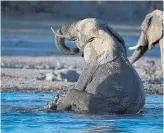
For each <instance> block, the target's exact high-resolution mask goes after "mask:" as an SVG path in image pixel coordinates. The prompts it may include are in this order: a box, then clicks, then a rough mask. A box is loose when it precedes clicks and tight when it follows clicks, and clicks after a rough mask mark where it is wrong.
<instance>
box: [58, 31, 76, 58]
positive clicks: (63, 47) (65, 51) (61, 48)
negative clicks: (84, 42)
mask: <svg viewBox="0 0 164 133" xmlns="http://www.w3.org/2000/svg"><path fill="white" fill-rule="evenodd" d="M63 30H64V32H68V31H66V30H68V28H62V30H61V29H59V30H58V31H57V34H59V35H63V32H62V31H63ZM55 37H56V39H55V45H56V48H57V49H58V50H59V51H60V52H62V53H63V54H66V55H74V54H76V53H78V52H79V49H78V48H69V47H67V46H66V45H65V43H64V40H65V39H66V38H63V37H60V36H55Z"/></svg>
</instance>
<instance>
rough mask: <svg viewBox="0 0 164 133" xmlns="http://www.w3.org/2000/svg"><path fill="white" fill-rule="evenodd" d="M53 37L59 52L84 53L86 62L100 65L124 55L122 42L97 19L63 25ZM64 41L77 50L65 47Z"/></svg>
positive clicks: (124, 50)
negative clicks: (70, 43) (73, 45)
mask: <svg viewBox="0 0 164 133" xmlns="http://www.w3.org/2000/svg"><path fill="white" fill-rule="evenodd" d="M52 30H53V29H52ZM53 32H54V30H53ZM54 35H55V37H56V42H55V43H56V47H57V49H58V50H59V51H61V52H62V53H64V54H69V55H71V54H76V53H78V52H79V50H81V51H83V52H84V59H85V61H86V62H92V61H96V62H98V63H101V64H102V62H104V61H105V62H108V61H111V60H113V59H115V58H117V57H118V56H119V55H120V53H123V54H125V55H126V48H125V43H124V40H123V39H122V38H121V37H120V36H119V35H118V34H117V33H116V32H115V31H114V30H113V29H112V28H110V27H109V26H108V25H107V24H106V23H105V22H104V21H102V20H99V19H95V18H88V19H84V20H80V21H78V22H75V23H72V24H70V25H64V26H62V28H60V29H59V30H58V31H57V33H56V32H54ZM65 39H67V40H69V41H71V42H72V43H74V44H75V45H76V46H77V48H68V47H66V46H65V44H64V40H65ZM120 51H121V52H120ZM104 59H105V60H104Z"/></svg>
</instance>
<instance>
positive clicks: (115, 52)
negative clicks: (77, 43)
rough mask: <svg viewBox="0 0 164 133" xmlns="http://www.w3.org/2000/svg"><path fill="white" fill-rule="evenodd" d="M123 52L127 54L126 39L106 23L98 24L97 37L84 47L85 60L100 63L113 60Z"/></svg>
mask: <svg viewBox="0 0 164 133" xmlns="http://www.w3.org/2000/svg"><path fill="white" fill-rule="evenodd" d="M122 54H124V55H125V56H126V48H125V43H124V40H123V39H122V38H121V37H120V35H119V34H118V33H116V32H115V31H114V30H113V29H112V28H110V27H109V26H107V25H106V24H104V23H101V24H99V25H98V27H97V28H96V37H95V38H94V39H93V40H92V42H90V43H89V44H87V45H86V46H85V48H84V59H85V61H86V62H89V63H91V62H96V63H98V64H99V65H101V64H105V63H108V62H111V61H113V60H115V59H116V58H118V57H120V56H121V55H122Z"/></svg>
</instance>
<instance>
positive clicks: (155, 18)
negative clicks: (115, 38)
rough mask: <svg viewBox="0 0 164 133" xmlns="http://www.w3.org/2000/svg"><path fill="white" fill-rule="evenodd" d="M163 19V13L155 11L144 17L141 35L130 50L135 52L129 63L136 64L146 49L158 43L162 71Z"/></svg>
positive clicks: (163, 50)
mask: <svg viewBox="0 0 164 133" xmlns="http://www.w3.org/2000/svg"><path fill="white" fill-rule="evenodd" d="M163 19H164V17H163V12H162V11H160V10H155V11H153V12H151V13H149V14H148V15H146V17H145V19H144V21H143V22H142V25H141V35H140V38H139V40H138V43H137V45H136V46H134V47H135V48H134V47H133V48H132V47H131V48H130V49H132V50H133V49H134V50H135V51H134V53H133V55H132V57H131V59H130V62H131V63H134V62H136V61H137V60H138V59H139V58H140V57H141V56H142V55H144V53H145V52H146V51H147V50H148V49H152V48H153V47H154V45H156V44H158V43H159V44H160V50H161V64H162V67H163V70H164V64H163V63H164V61H163V56H164V55H163V54H164V53H163V52H164V46H163V25H164V20H163Z"/></svg>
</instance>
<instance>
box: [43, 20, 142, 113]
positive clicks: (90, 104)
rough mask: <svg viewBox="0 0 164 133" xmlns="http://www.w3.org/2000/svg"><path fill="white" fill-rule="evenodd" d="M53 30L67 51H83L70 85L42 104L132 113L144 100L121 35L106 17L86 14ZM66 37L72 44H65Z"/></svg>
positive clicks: (62, 49) (58, 44)
mask: <svg viewBox="0 0 164 133" xmlns="http://www.w3.org/2000/svg"><path fill="white" fill-rule="evenodd" d="M52 31H53V33H54V37H55V38H56V39H55V45H56V47H57V49H58V50H59V51H60V52H62V53H63V54H66V55H74V54H77V53H78V52H79V51H82V52H83V53H84V60H85V62H84V68H83V70H82V73H81V74H80V77H79V79H78V81H77V82H76V84H75V87H74V88H73V89H69V90H68V91H67V92H66V94H63V95H57V97H55V98H54V99H53V100H52V101H51V102H50V103H48V104H47V105H45V107H44V108H50V109H53V110H56V111H73V112H77V113H84V112H86V113H112V114H135V113H138V112H139V111H140V109H141V108H142V107H143V106H144V104H145V92H144V89H143V84H142V82H141V79H140V77H139V76H138V74H137V72H136V71H135V69H134V68H133V66H132V65H131V64H130V62H129V60H128V58H127V54H126V46H125V42H124V40H123V39H122V37H121V36H120V35H119V34H118V33H117V32H116V31H114V30H113V29H112V28H111V27H110V26H109V25H108V24H107V23H106V22H105V21H103V20H100V19H97V18H86V19H83V20H79V21H77V22H74V23H72V24H68V25H64V26H62V27H61V28H60V29H59V30H57V32H55V31H54V30H53V29H52ZM65 39H67V40H69V41H71V42H72V43H73V44H75V48H69V47H67V46H66V45H65V42H64V40H65Z"/></svg>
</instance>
